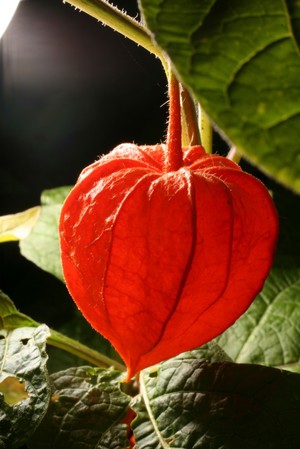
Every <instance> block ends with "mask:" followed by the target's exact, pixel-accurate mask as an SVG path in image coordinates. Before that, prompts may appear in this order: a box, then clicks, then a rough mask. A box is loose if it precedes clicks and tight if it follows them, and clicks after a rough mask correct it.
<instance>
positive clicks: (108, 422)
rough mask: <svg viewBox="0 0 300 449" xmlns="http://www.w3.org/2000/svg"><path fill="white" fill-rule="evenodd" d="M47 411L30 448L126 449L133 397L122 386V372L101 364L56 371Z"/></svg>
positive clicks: (52, 378)
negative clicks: (126, 418)
mask: <svg viewBox="0 0 300 449" xmlns="http://www.w3.org/2000/svg"><path fill="white" fill-rule="evenodd" d="M50 380H51V391H52V396H51V400H50V406H49V409H48V411H47V414H46V416H45V418H44V420H43V421H42V423H41V425H40V427H39V428H38V429H37V432H36V433H35V435H34V436H33V438H32V440H31V441H30V442H29V443H27V444H29V447H30V449H35V448H36V449H40V448H43V449H48V448H49V449H50V448H51V449H60V448H61V449H65V448H70V449H77V448H78V449H82V448H85V449H92V448H93V449H96V448H97V449H108V448H110V449H124V448H126V447H128V440H127V426H126V425H125V424H121V423H120V421H121V420H122V418H123V417H124V416H125V414H126V411H127V408H128V405H129V401H130V397H129V396H127V395H126V394H124V393H122V392H121V390H120V384H119V382H120V373H119V372H117V371H110V370H102V369H100V368H91V367H86V366H85V367H80V368H70V369H68V370H65V371H60V372H58V373H55V374H52V375H51V376H50Z"/></svg>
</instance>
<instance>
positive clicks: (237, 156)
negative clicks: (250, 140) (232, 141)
mask: <svg viewBox="0 0 300 449" xmlns="http://www.w3.org/2000/svg"><path fill="white" fill-rule="evenodd" d="M227 159H230V160H231V161H233V162H236V163H237V164H239V163H240V160H241V159H242V155H241V153H239V151H238V150H237V149H236V147H231V148H230V151H229V153H228V154H227Z"/></svg>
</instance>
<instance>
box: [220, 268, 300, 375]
mask: <svg viewBox="0 0 300 449" xmlns="http://www.w3.org/2000/svg"><path fill="white" fill-rule="evenodd" d="M299 300H300V268H294V267H293V266H291V267H288V266H286V267H284V266H283V265H280V266H278V267H274V268H273V270H272V272H271V274H270V276H269V278H268V279H267V281H266V283H265V286H264V288H263V290H262V292H261V293H260V294H259V295H258V297H257V298H256V300H255V301H254V302H253V303H252V305H251V307H250V308H249V309H248V311H247V312H246V313H245V314H244V315H243V316H242V317H241V318H239V320H237V321H236V323H235V324H234V325H233V326H231V327H230V328H229V329H227V330H226V331H225V332H224V333H223V334H222V335H221V336H220V337H218V338H217V339H216V341H217V342H218V344H219V345H220V346H221V347H222V348H223V349H224V350H225V351H226V352H227V353H228V354H229V355H230V357H232V359H233V360H234V361H236V362H239V363H259V364H263V365H268V366H277V367H281V368H286V369H289V368H291V369H297V366H298V367H299V368H300V307H299Z"/></svg>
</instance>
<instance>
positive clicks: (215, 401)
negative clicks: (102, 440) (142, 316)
mask: <svg viewBox="0 0 300 449" xmlns="http://www.w3.org/2000/svg"><path fill="white" fill-rule="evenodd" d="M196 355H197V353H196V351H193V354H192V355H191V354H190V353H185V354H182V355H180V356H178V357H175V358H174V359H171V360H168V361H166V362H164V363H162V364H161V365H160V366H159V368H158V369H157V371H155V372H153V370H150V369H148V370H145V371H144V373H143V374H142V381H141V382H142V399H139V400H138V401H137V403H136V405H135V407H134V408H135V411H136V412H137V413H138V416H137V418H136V420H135V421H134V423H133V428H134V433H135V437H136V441H137V448H138V449H146V448H153V449H154V448H155V449H167V448H181V449H184V448H186V449H196V448H203V449H204V448H205V449H206V448H210V449H219V448H221V447H222V448H230V449H241V448H243V449H253V448H256V449H266V448H267V447H268V448H272V449H291V448H296V447H298V446H299V444H300V432H299V431H298V429H297V427H298V422H299V418H300V398H299V394H298V392H299V388H300V376H299V375H297V374H293V373H288V372H284V371H280V370H277V369H274V368H266V367H262V366H258V365H236V364H234V363H230V362H222V361H219V362H213V363H212V362H207V361H205V360H203V358H202V356H201V355H200V357H199V358H197V356H196ZM291 411H292V413H291Z"/></svg>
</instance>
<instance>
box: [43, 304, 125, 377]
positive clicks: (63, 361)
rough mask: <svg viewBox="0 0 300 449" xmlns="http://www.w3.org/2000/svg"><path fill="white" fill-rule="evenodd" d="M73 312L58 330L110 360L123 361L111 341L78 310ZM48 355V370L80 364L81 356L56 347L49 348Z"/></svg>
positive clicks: (58, 369)
mask: <svg viewBox="0 0 300 449" xmlns="http://www.w3.org/2000/svg"><path fill="white" fill-rule="evenodd" d="M75 313H76V314H75V317H74V318H73V319H72V320H71V321H69V322H67V323H66V324H65V325H64V326H62V327H60V328H59V332H60V333H62V334H63V335H67V336H68V337H71V338H73V339H74V340H77V341H80V342H81V343H82V344H84V345H86V346H88V347H89V348H93V349H95V350H96V351H99V352H101V354H104V355H105V356H107V357H110V358H111V359H112V360H117V361H119V362H120V363H123V361H122V359H121V358H120V356H119V354H118V353H117V352H116V351H115V349H114V348H113V346H112V345H111V343H110V342H109V341H108V340H106V339H105V338H104V337H102V335H100V334H99V333H98V332H96V331H95V330H94V329H93V328H92V327H91V325H90V324H89V323H88V322H87V321H86V319H85V318H84V317H83V316H82V315H81V313H80V312H79V311H76V312H75ZM49 356H50V357H49V362H48V369H49V371H50V372H55V371H62V370H64V369H67V368H69V367H70V366H80V365H82V359H81V358H79V357H76V356H74V355H72V354H70V353H68V352H65V351H61V350H59V349H56V348H49Z"/></svg>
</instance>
